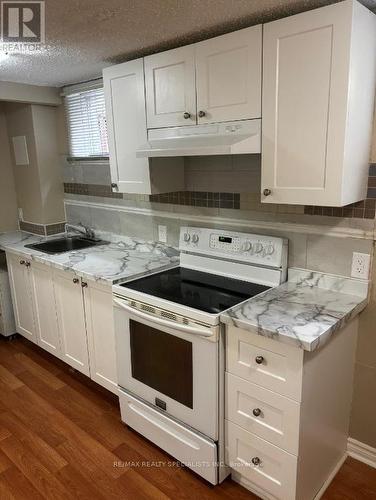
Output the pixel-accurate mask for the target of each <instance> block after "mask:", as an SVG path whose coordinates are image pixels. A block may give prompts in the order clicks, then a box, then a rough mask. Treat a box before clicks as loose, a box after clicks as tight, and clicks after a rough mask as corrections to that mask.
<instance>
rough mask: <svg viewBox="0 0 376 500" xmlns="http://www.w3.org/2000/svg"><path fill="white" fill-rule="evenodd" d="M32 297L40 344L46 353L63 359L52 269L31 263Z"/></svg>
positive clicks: (36, 330) (36, 331)
mask: <svg viewBox="0 0 376 500" xmlns="http://www.w3.org/2000/svg"><path fill="white" fill-rule="evenodd" d="M29 269H30V270H31V281H32V283H31V285H32V296H33V300H34V316H35V333H36V337H37V341H38V344H39V345H40V347H43V349H45V350H46V351H48V352H50V353H51V354H54V355H55V356H57V357H59V358H60V357H61V343H60V335H59V326H58V321H57V314H56V303H55V293H54V282H53V280H52V272H53V271H52V269H51V267H49V266H46V265H44V264H38V263H36V262H33V263H32V264H31V263H30V268H29Z"/></svg>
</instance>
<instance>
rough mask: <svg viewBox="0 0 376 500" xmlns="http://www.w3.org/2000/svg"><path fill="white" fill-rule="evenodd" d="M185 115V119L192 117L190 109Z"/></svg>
mask: <svg viewBox="0 0 376 500" xmlns="http://www.w3.org/2000/svg"><path fill="white" fill-rule="evenodd" d="M183 116H184V119H185V120H188V118H190V117H191V113H188V111H186V112H185V113H184V114H183Z"/></svg>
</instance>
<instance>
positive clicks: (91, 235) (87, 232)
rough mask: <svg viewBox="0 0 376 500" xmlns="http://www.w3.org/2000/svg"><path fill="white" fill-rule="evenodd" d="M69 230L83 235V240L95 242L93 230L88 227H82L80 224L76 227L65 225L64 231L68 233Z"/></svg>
mask: <svg viewBox="0 0 376 500" xmlns="http://www.w3.org/2000/svg"><path fill="white" fill-rule="evenodd" d="M69 230H71V231H75V232H76V233H79V234H83V235H84V236H85V238H88V239H89V240H95V232H94V230H93V229H91V228H90V227H88V226H84V225H83V224H81V222H79V223H78V224H77V225H74V224H65V231H66V232H68V231H69Z"/></svg>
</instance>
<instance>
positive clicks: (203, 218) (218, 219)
mask: <svg viewBox="0 0 376 500" xmlns="http://www.w3.org/2000/svg"><path fill="white" fill-rule="evenodd" d="M64 203H65V205H71V206H77V207H90V208H100V209H102V210H115V211H118V212H124V213H129V214H135V215H146V216H153V217H164V218H167V219H177V220H181V221H183V220H184V221H190V222H194V223H202V224H208V223H209V224H213V223H215V224H217V225H221V227H226V226H230V227H234V226H236V227H244V228H247V229H249V228H263V229H271V230H277V231H283V232H287V231H290V232H294V233H306V234H320V235H322V236H336V237H337V238H349V237H350V238H358V239H365V240H373V239H374V231H373V229H372V230H366V229H365V230H363V229H356V228H352V227H338V226H325V225H318V224H312V225H310V224H300V223H293V222H276V221H265V220H255V219H249V220H247V219H236V218H230V217H223V216H221V215H192V214H188V213H184V212H169V211H164V210H152V209H150V208H140V207H129V206H125V205H112V204H111V203H99V202H93V201H81V200H72V199H66V200H64ZM250 216H251V215H250Z"/></svg>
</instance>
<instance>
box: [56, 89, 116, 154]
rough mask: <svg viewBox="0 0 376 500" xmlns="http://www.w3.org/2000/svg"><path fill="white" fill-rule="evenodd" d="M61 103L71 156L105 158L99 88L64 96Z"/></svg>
mask: <svg viewBox="0 0 376 500" xmlns="http://www.w3.org/2000/svg"><path fill="white" fill-rule="evenodd" d="M64 99H65V110H66V115H67V122H68V134H69V145H70V154H71V156H72V157H73V158H75V157H76V158H93V157H108V139H107V123H106V110H105V104H104V92H103V88H102V87H101V88H94V89H88V90H80V91H77V92H72V93H68V94H66V95H65V98H64Z"/></svg>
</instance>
